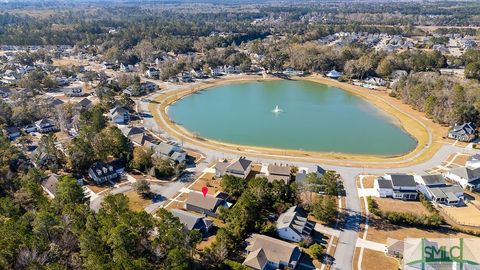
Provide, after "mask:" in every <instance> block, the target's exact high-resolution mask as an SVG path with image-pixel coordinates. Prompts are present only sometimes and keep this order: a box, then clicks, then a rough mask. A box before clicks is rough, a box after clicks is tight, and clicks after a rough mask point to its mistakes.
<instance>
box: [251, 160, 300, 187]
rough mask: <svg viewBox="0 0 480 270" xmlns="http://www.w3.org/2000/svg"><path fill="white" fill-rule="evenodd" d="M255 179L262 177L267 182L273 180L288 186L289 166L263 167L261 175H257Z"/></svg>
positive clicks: (273, 165) (290, 178) (289, 179)
mask: <svg viewBox="0 0 480 270" xmlns="http://www.w3.org/2000/svg"><path fill="white" fill-rule="evenodd" d="M256 177H264V178H266V179H267V180H268V182H273V181H275V180H276V181H283V182H285V184H289V183H290V181H291V180H292V176H291V171H290V166H288V165H277V164H268V165H267V166H263V167H262V170H261V173H259V174H257V175H256Z"/></svg>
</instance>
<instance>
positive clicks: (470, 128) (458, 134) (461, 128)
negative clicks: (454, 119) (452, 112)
mask: <svg viewBox="0 0 480 270" xmlns="http://www.w3.org/2000/svg"><path fill="white" fill-rule="evenodd" d="M476 129H477V127H476V126H475V124H473V123H471V122H469V123H464V124H461V125H457V124H456V125H455V126H454V127H453V128H452V129H451V130H450V131H449V132H448V138H450V139H455V140H459V141H462V142H471V141H473V140H474V139H475V138H476V137H477V130H476Z"/></svg>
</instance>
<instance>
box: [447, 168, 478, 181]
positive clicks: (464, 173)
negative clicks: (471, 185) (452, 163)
mask: <svg viewBox="0 0 480 270" xmlns="http://www.w3.org/2000/svg"><path fill="white" fill-rule="evenodd" d="M449 172H450V173H451V174H455V175H458V176H460V177H461V178H463V179H466V180H467V181H468V182H472V181H474V180H476V179H478V178H480V168H476V169H470V168H468V167H457V168H453V169H450V171H449Z"/></svg>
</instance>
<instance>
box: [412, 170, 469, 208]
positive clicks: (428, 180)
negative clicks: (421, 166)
mask: <svg viewBox="0 0 480 270" xmlns="http://www.w3.org/2000/svg"><path fill="white" fill-rule="evenodd" d="M415 182H417V189H418V191H419V192H421V193H422V194H423V195H424V196H425V198H427V200H429V201H431V202H434V203H442V204H446V205H458V204H459V203H460V202H462V201H463V189H462V188H461V187H460V186H458V185H453V186H452V185H447V182H446V181H445V178H444V177H443V175H441V174H436V175H416V176H415Z"/></svg>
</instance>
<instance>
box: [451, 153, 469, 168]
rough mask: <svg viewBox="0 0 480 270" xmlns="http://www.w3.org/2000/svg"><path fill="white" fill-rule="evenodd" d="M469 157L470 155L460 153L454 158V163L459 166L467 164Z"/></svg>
mask: <svg viewBox="0 0 480 270" xmlns="http://www.w3.org/2000/svg"><path fill="white" fill-rule="evenodd" d="M469 157H470V156H469V155H465V154H460V155H458V156H457V157H456V158H455V159H454V160H453V162H452V164H456V165H458V166H465V164H466V163H467V160H468V158H469Z"/></svg>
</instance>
